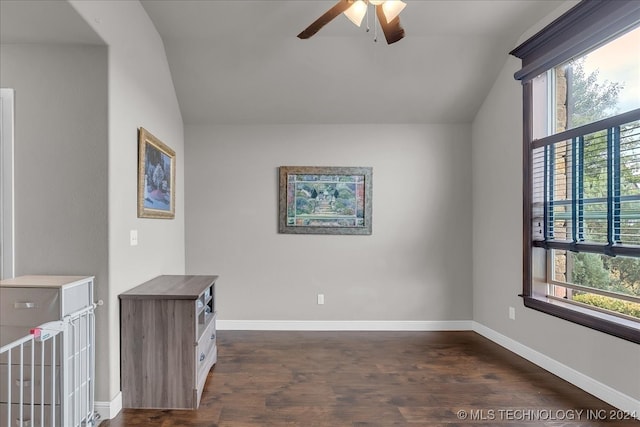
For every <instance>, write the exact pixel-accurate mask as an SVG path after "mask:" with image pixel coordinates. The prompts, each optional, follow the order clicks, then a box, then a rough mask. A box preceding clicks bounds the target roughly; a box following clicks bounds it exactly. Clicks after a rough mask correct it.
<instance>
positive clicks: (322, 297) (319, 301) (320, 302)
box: [318, 294, 324, 305]
mask: <svg viewBox="0 0 640 427" xmlns="http://www.w3.org/2000/svg"><path fill="white" fill-rule="evenodd" d="M322 304H324V294H318V305H322Z"/></svg>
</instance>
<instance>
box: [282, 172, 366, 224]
mask: <svg viewBox="0 0 640 427" xmlns="http://www.w3.org/2000/svg"><path fill="white" fill-rule="evenodd" d="M372 175H373V169H372V168H370V167H319V166H280V168H279V176H280V179H279V183H280V184H279V194H280V195H279V221H278V223H279V227H278V231H279V232H280V233H286V234H360V235H370V234H371V233H372V227H371V225H372V224H371V212H372V203H371V197H372Z"/></svg>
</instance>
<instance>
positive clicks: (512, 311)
mask: <svg viewBox="0 0 640 427" xmlns="http://www.w3.org/2000/svg"><path fill="white" fill-rule="evenodd" d="M509 319H511V320H516V309H515V307H509Z"/></svg>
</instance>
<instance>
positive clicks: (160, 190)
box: [138, 127, 176, 219]
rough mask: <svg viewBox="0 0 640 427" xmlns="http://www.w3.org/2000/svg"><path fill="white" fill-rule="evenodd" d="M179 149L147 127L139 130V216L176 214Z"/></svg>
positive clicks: (163, 216) (170, 217)
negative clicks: (176, 149)
mask: <svg viewBox="0 0 640 427" xmlns="http://www.w3.org/2000/svg"><path fill="white" fill-rule="evenodd" d="M175 182H176V153H175V151H173V150H172V149H171V148H169V146H167V145H166V144H164V143H163V142H162V141H160V140H159V139H158V138H156V137H155V136H153V135H152V134H151V133H150V132H149V131H148V130H146V129H145V128H142V127H141V128H140V129H139V130H138V217H139V218H164V219H173V218H175V209H176V203H175V201H176V191H175Z"/></svg>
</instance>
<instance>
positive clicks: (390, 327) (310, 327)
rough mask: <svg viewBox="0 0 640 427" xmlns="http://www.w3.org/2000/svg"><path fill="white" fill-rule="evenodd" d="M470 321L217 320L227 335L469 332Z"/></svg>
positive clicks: (219, 326)
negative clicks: (301, 332)
mask: <svg viewBox="0 0 640 427" xmlns="http://www.w3.org/2000/svg"><path fill="white" fill-rule="evenodd" d="M472 324H473V322H472V321H471V320H450V321H449V320H442V321H440V320H436V321H429V320H424V321H422V320H388V321H387V320H335V321H334V320H217V321H216V329H218V330H221V331H222V330H227V331H469V330H471V328H472V326H473V325H472Z"/></svg>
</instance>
